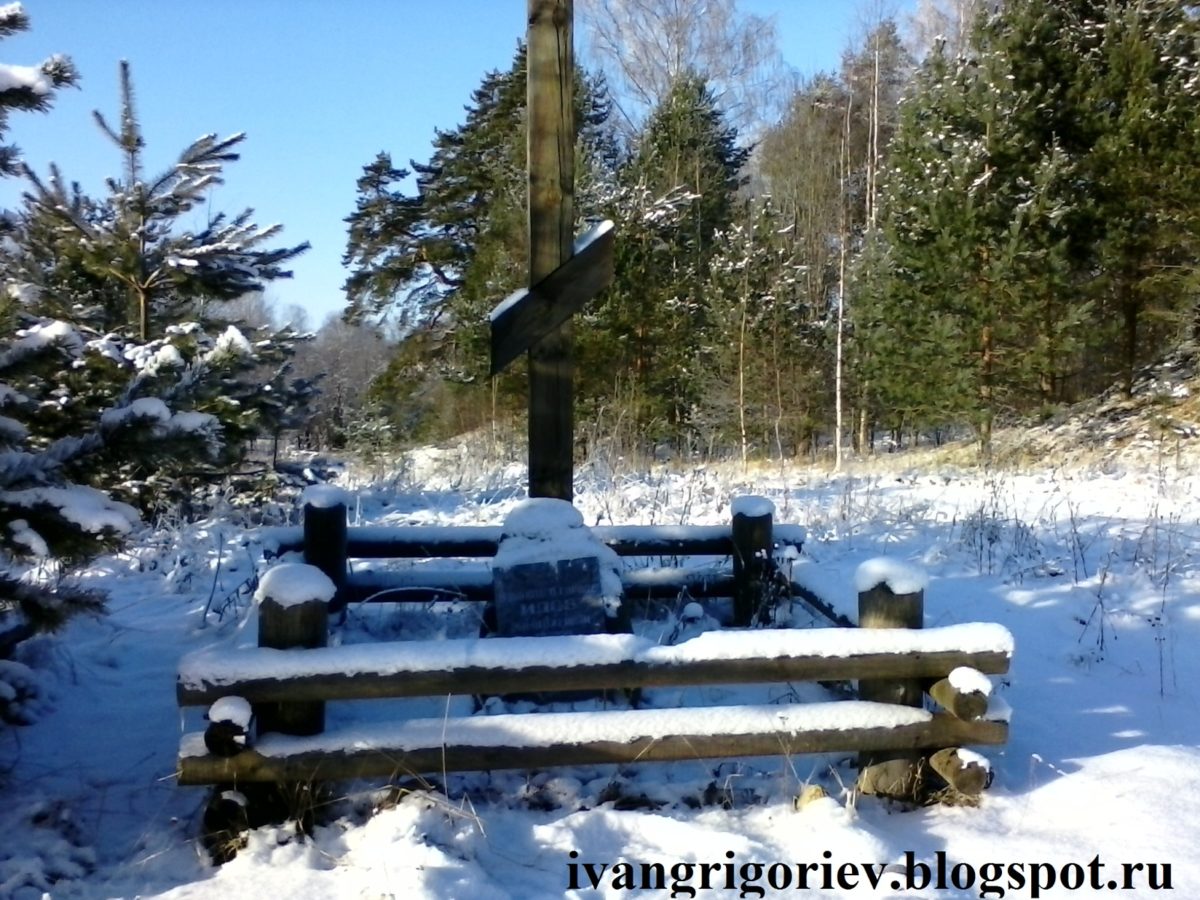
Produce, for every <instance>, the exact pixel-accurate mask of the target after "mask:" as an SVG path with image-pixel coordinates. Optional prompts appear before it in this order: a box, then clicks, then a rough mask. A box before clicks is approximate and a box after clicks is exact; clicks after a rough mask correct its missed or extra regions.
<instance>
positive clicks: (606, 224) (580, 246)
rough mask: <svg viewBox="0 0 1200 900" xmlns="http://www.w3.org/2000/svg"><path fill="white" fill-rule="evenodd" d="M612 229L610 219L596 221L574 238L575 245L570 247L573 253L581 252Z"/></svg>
mask: <svg viewBox="0 0 1200 900" xmlns="http://www.w3.org/2000/svg"><path fill="white" fill-rule="evenodd" d="M612 230H613V223H612V220H611V219H605V220H604V221H603V222H597V223H596V224H595V225H593V226H592V227H591V228H589V229H588V230H587V231H585V232H584V233H583V234H581V235H579V237H577V238H575V245H574V247H573V249H572V252H573V253H582V252H583V251H584V250H586V249H587V248H588V246H589V245H590V244H592V243H594V242H596V241H598V240H600V238H602V237H604V235H606V234H608V233H609V232H610V231H612Z"/></svg>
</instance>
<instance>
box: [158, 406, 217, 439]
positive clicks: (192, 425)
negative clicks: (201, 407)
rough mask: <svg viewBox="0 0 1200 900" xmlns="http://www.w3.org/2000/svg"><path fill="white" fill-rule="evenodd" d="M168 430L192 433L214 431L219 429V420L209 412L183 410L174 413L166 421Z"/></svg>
mask: <svg viewBox="0 0 1200 900" xmlns="http://www.w3.org/2000/svg"><path fill="white" fill-rule="evenodd" d="M167 428H168V430H170V431H176V432H183V433H186V434H194V433H197V432H204V431H208V432H216V431H220V430H221V420H220V419H218V418H217V417H216V416H214V415H211V414H209V413H202V412H196V411H195V410H184V411H182V412H177V413H174V414H173V415H172V416H171V418H170V421H168V422H167Z"/></svg>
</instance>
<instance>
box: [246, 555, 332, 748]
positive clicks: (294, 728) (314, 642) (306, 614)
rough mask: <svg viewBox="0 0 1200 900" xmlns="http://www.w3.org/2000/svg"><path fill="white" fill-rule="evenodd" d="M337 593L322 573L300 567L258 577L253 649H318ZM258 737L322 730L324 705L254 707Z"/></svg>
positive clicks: (298, 703)
mask: <svg viewBox="0 0 1200 900" xmlns="http://www.w3.org/2000/svg"><path fill="white" fill-rule="evenodd" d="M336 592H337V588H336V587H335V586H334V583H333V581H332V580H330V579H329V578H328V577H327V576H326V575H325V573H324V572H322V571H321V570H320V569H318V568H316V567H315V566H310V565H305V564H304V563H282V564H281V565H278V566H275V568H273V569H271V570H270V571H268V572H267V574H266V575H264V576H263V578H262V581H261V582H260V583H259V586H258V591H257V592H256V593H255V595H254V599H255V600H257V601H258V646H260V647H270V648H272V649H275V650H293V649H304V650H311V649H313V648H315V647H324V646H325V645H326V644H327V643H328V640H329V604H330V602H331V601H332V600H333V598H334V595H335V594H336ZM254 712H255V719H256V720H257V722H258V733H259V734H260V735H261V734H264V733H265V732H268V731H278V732H281V733H283V734H297V735H311V734H320V733H321V732H322V731H324V730H325V703H324V701H321V700H305V701H295V702H291V701H289V702H283V703H263V704H260V705H258V706H256V707H255V711H254Z"/></svg>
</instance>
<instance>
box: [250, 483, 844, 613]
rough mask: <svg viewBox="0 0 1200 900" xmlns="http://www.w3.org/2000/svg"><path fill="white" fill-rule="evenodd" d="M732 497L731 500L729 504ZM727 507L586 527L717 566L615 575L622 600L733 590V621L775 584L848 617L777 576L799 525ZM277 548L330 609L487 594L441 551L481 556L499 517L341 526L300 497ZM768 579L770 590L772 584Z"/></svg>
mask: <svg viewBox="0 0 1200 900" xmlns="http://www.w3.org/2000/svg"><path fill="white" fill-rule="evenodd" d="M736 508H737V507H736V505H735V509H736ZM752 512H754V513H756V514H746V513H743V512H735V513H734V514H733V515H732V516H731V521H730V523H729V524H728V525H701V526H697V525H613V526H597V527H593V528H591V529H590V531H591V533H592V535H593V537H595V538H597V539H598V540H600V541H601V542H602V543H604V544H606V545H607V546H608V547H609V548H611V549H612V550H613V551H614V552H615V553H616V554H617V555H618V556H620V557H624V558H631V557H643V558H658V559H660V560H661V559H664V558H668V559H670V558H675V559H678V558H681V557H692V556H701V557H712V558H717V559H726V560H728V561H729V562H728V564H725V563H719V564H717V565H715V566H702V567H695V566H661V565H660V566H653V567H651V566H645V567H636V568H627V569H626V570H625V571H624V572H623V573H622V575H621V579H622V586H623V589H624V599H625V600H626V601H628V602H630V603H633V602H637V601H642V600H675V599H676V598H678V597H679V596H680V595H681V593H686V595H687V596H688V597H691V598H693V599H696V600H707V599H714V598H732V600H733V604H732V618H731V624H733V625H735V626H746V625H750V624H751V622H752V621H753V620H754V619H755V616H756V615H757V614H759V613H760V612H761V608H762V605H763V602H764V600H769V599H771V598H772V597H778V596H779V592H781V591H782V592H783V594H785V595H786V594H792V595H794V596H797V597H799V598H800V599H801V600H803V601H805V602H807V603H809V604H810V605H812V606H814V607H815V608H816V610H817V612H818V613H820V614H822V615H825V616H827V617H829V618H830V619H832V620H834V621H835V623H836V624H841V625H848V624H850V623H849V622H848V621H845V620H839V619H838V616H837V615H836V614H835V613H833V612H832V610H830V609H829V608H828V606H827V605H826V604H824V603H822V601H821V599H820V598H818V597H816V596H814V595H812V594H811V593H810V592H808V591H805V590H804V589H803V588H801V587H799V586H797V585H791V584H790V583H787V582H785V581H784V580H783V579H782V577H781V573H779V572H778V571H777V569H776V567H775V565H774V562H773V550H774V549H775V548H776V547H780V546H786V545H791V546H795V547H799V546H801V545H802V544H803V542H804V540H805V531H804V529H803V528H802V527H800V526H797V525H780V524H778V523H775V522H774V521H773V519H774V517H773V515H772V514H771V513H769V512H762V511H759V510H752ZM270 537H271V543H272V545H273V546H274V548H275V550H276V551H277V552H278V553H286V552H302V553H303V554H304V561H305V562H306V563H308V564H309V565H313V566H316V567H317V568H318V569H320V570H321V571H322V572H324V573H325V574H326V575H327V576H328V577H329V578H330V580H331V581H333V583H334V585H335V587H336V588H337V593H336V595H335V597H334V600H333V602H332V603H331V604H330V612H331V613H334V614H339V613H341V611H342V610H343V609H345V607H346V606H347V605H348V604H350V603H359V602H364V601H368V602H369V601H387V602H402V603H403V602H412V603H426V602H429V601H431V600H439V599H442V600H444V599H462V600H473V601H481V602H489V601H491V600H492V599H493V597H494V591H493V581H492V574H491V571H490V570H489V569H488V567H487V566H486V565H484V564H481V565H479V566H478V567H477V568H475V569H470V568H465V567H463V566H456V567H454V568H447V567H445V565H444V564H439V562H438V561H439V560H444V559H457V560H470V559H475V560H480V561H482V560H486V559H490V558H491V557H494V556H495V555H496V551H497V549H498V548H499V546H500V541H501V539H502V537H503V528H502V527H501V526H403V527H386V526H357V527H351V526H349V525H347V510H346V506H345V505H344V504H341V503H330V504H328V505H311V504H310V505H306V506H305V508H304V525H303V527H302V528H280V529H273V531H272V533H271V535H270ZM380 559H407V560H422V561H423V562H421V563H415V564H414V565H413V566H412V567H411V568H409V569H406V570H399V571H397V570H382V571H381V570H373V569H371V568H370V567H369V565H368V566H362V565H361V564H359V563H358V561H364V560H380ZM772 588H774V589H776V590H775V593H774V594H773V593H772Z"/></svg>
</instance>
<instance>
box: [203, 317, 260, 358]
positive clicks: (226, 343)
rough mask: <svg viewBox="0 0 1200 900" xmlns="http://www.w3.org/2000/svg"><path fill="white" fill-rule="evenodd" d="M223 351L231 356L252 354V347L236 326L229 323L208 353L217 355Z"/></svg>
mask: <svg viewBox="0 0 1200 900" xmlns="http://www.w3.org/2000/svg"><path fill="white" fill-rule="evenodd" d="M223 353H228V354H230V355H232V356H252V355H253V354H254V348H253V347H251V346H250V342H249V341H248V340H246V336H245V335H244V334H242V333H241V332H240V331H239V330H238V329H237V326H235V325H230V326H229V327H228V328H226V329H225V330H224V331H223V332H222V333H221V336H220V337H218V338H217V342H216V344H214V345H213V349H212V350H211V351H210V352H209V354H208V355H209V356H217V355H220V354H223Z"/></svg>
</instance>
